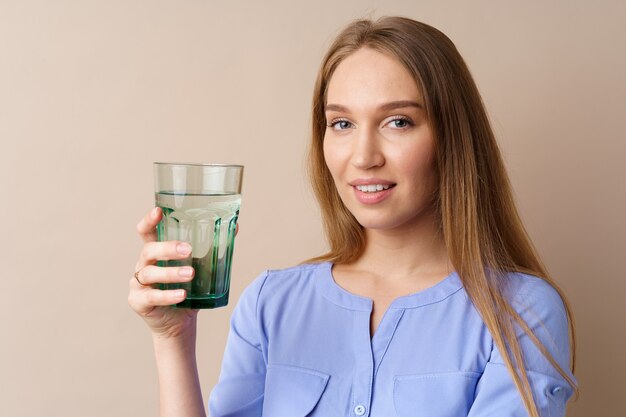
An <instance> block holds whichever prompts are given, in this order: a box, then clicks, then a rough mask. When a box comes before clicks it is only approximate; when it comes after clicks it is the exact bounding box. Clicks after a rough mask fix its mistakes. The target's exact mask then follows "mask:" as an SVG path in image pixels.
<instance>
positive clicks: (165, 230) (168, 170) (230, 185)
mask: <svg viewBox="0 0 626 417" xmlns="http://www.w3.org/2000/svg"><path fill="white" fill-rule="evenodd" d="M242 179H243V166H241V165H221V164H182V163H181V164H178V163H164V162H155V163H154V186H155V189H154V191H155V200H156V206H157V207H160V208H161V210H162V211H163V218H162V220H161V222H160V223H159V224H158V225H157V239H158V240H159V241H160V242H163V241H168V240H178V241H183V242H188V243H190V244H191V247H192V253H191V256H190V257H189V258H186V259H182V260H173V261H159V262H158V265H159V266H192V267H193V268H194V270H195V275H194V278H193V280H191V281H190V282H185V283H176V284H159V288H161V289H164V290H172V289H180V288H182V289H185V290H186V292H187V297H186V299H185V300H184V301H182V302H180V303H178V304H176V305H175V307H182V308H194V309H199V308H217V307H223V306H225V305H227V304H228V293H229V290H230V270H231V263H232V258H233V249H234V242H235V230H236V227H237V219H238V218H239V207H240V205H241V183H242Z"/></svg>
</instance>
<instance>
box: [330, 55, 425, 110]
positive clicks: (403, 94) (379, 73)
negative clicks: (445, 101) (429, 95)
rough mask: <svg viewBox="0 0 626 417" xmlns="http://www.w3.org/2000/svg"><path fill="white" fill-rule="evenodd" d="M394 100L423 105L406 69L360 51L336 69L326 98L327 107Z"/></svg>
mask: <svg viewBox="0 0 626 417" xmlns="http://www.w3.org/2000/svg"><path fill="white" fill-rule="evenodd" d="M395 100H418V101H420V102H421V101H422V96H421V93H420V91H419V89H418V87H417V84H416V83H415V80H413V77H412V76H411V74H410V73H409V71H407V69H406V68H404V66H403V65H402V64H401V63H400V62H399V61H398V60H397V59H396V58H395V57H392V56H391V55H388V54H384V53H381V52H378V51H375V50H373V49H370V48H361V49H359V50H358V51H356V52H354V53H353V54H351V55H349V56H348V57H347V58H345V59H344V60H343V61H342V62H341V63H340V64H339V65H338V66H337V68H336V69H335V72H334V74H333V75H332V77H331V79H330V82H329V83H328V90H327V94H326V101H327V103H337V104H342V105H346V106H351V105H353V106H359V105H362V106H366V105H375V104H380V103H384V102H390V101H395Z"/></svg>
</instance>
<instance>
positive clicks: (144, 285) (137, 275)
mask: <svg viewBox="0 0 626 417" xmlns="http://www.w3.org/2000/svg"><path fill="white" fill-rule="evenodd" d="M140 271H141V269H140V270H139V271H137V272H135V279H136V280H137V282H138V283H139V285H141V286H142V287H147V285H146V284H144V283H143V282H141V281H139V272H140Z"/></svg>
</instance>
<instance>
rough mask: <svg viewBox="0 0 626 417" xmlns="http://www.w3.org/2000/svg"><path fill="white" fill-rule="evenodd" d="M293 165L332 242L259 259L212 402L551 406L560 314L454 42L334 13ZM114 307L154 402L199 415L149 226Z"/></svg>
mask: <svg viewBox="0 0 626 417" xmlns="http://www.w3.org/2000/svg"><path fill="white" fill-rule="evenodd" d="M310 173H311V179H312V182H313V186H314V190H315V193H316V196H317V198H318V200H319V202H320V205H321V208H322V214H323V219H324V225H325V229H326V234H327V236H328V239H329V243H330V251H329V252H328V253H327V254H325V255H323V256H320V257H318V258H314V259H311V260H309V261H308V262H307V263H304V264H301V265H299V266H296V267H293V268H289V269H284V270H269V271H266V272H264V273H263V274H261V276H259V277H258V278H257V279H256V280H255V281H254V282H253V283H252V284H251V285H250V286H249V287H248V288H247V289H246V290H245V291H244V293H243V294H242V296H241V298H240V300H239V302H238V304H237V307H236V308H235V312H234V314H233V317H232V320H231V331H230V334H229V338H228V343H227V346H226V351H225V355H224V361H223V364H222V373H221V376H220V380H219V383H218V385H217V386H216V387H215V389H214V390H213V392H212V394H211V397H210V400H209V410H210V415H211V416H213V417H217V416H261V415H264V416H269V417H282V416H285V417H298V416H323V417H335V416H373V417H390V416H400V417H405V416H406V417H412V416H429V417H437V416H445V417H450V416H472V417H479V416H480V417H482V416H499V417H505V416H522V415H530V416H533V417H538V416H562V415H564V413H565V407H566V403H567V400H568V399H569V398H570V396H571V395H572V394H574V393H575V392H576V380H575V378H574V376H573V363H574V354H573V352H574V343H573V340H574V339H573V326H572V321H571V314H570V309H569V307H568V304H567V303H566V302H565V298H564V297H563V294H562V293H561V291H560V290H559V289H558V287H557V286H556V285H555V283H554V282H553V281H552V280H551V279H550V278H549V276H548V274H547V272H546V270H545V268H544V266H543V265H542V263H541V261H540V259H539V257H538V255H537V254H536V252H535V250H534V248H533V245H532V243H531V242H530V239H529V238H528V236H527V234H526V232H525V230H524V227H523V225H522V223H521V221H520V218H519V215H518V213H517V210H516V208H515V204H514V200H513V197H512V192H511V187H510V184H509V181H508V178H507V175H506V172H505V169H504V165H503V162H502V158H501V156H500V152H499V150H498V147H497V145H496V141H495V139H494V135H493V132H492V130H491V128H490V126H489V121H488V118H487V115H486V112H485V109H484V107H483V104H482V102H481V98H480V95H479V93H478V90H477V88H476V86H475V84H474V82H473V80H472V77H471V75H470V73H469V71H468V69H467V67H466V65H465V63H464V61H463V59H462V58H461V56H460V55H459V53H458V51H457V50H456V48H455V47H454V45H453V44H452V42H451V41H450V40H449V39H448V38H447V37H446V36H445V35H444V34H442V33H441V32H439V31H438V30H436V29H434V28H432V27H430V26H428V25H425V24H423V23H419V22H416V21H413V20H410V19H406V18H400V17H389V18H382V19H379V20H378V21H375V22H374V21H370V20H361V21H356V22H354V23H352V24H350V25H349V26H348V27H347V28H346V29H345V30H344V31H343V32H342V33H341V34H340V35H339V36H338V37H337V39H336V40H335V42H334V43H333V45H332V46H331V48H330V50H329V51H328V53H327V55H326V56H325V58H324V60H323V62H322V66H321V69H320V72H319V76H318V79H317V83H316V85H315V90H314V99H313V131H312V142H311V147H310ZM160 218H161V213H160V211H158V209H155V210H153V211H152V212H150V213H149V214H148V215H147V216H146V217H145V218H144V219H143V220H142V221H141V222H140V223H139V225H138V231H139V233H140V234H141V235H142V236H143V239H144V240H145V242H146V243H145V245H144V248H143V251H142V253H141V257H140V259H139V261H138V263H137V265H136V267H137V269H136V270H137V271H139V275H138V277H139V279H138V280H136V279H135V278H132V279H131V282H130V295H129V303H130V305H131V307H132V308H133V309H134V310H135V311H136V312H137V313H138V314H140V315H141V316H142V317H143V318H144V319H145V320H146V322H147V324H148V325H149V326H150V328H151V330H152V332H153V335H154V347H155V352H156V359H157V364H158V370H159V382H160V387H161V396H160V399H161V415H162V416H204V415H205V414H204V406H203V400H202V395H201V392H200V386H199V383H198V373H197V368H196V363H195V334H196V317H197V311H191V310H181V309H171V308H169V307H167V305H169V304H173V303H176V302H179V301H181V300H182V299H183V298H184V294H179V293H177V292H175V291H161V290H158V289H153V288H152V287H151V286H150V284H154V283H158V282H177V281H184V280H189V279H191V277H192V275H193V271H191V270H189V271H187V270H185V269H184V268H159V267H157V266H155V264H156V261H157V260H158V259H178V258H184V257H186V256H188V254H189V251H190V247H189V246H188V245H187V244H185V243H182V242H160V243H158V242H155V232H154V229H155V226H156V224H157V223H158V222H159V220H160Z"/></svg>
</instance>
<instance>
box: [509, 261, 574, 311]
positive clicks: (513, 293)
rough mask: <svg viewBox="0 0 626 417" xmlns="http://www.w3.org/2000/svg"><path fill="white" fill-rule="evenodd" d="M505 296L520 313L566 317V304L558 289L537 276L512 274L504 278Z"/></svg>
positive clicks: (520, 273) (519, 273)
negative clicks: (536, 312) (532, 311)
mask: <svg viewBox="0 0 626 417" xmlns="http://www.w3.org/2000/svg"><path fill="white" fill-rule="evenodd" d="M503 291H504V295H505V296H506V297H507V298H508V299H509V301H510V302H511V304H512V305H513V307H514V308H515V309H516V310H517V311H518V313H520V314H523V313H525V312H527V311H530V310H534V311H539V310H540V311H542V312H544V313H552V314H563V315H565V314H566V313H565V304H564V302H563V299H562V298H561V296H560V294H559V292H558V291H557V289H556V288H555V287H554V286H553V285H552V284H550V283H549V282H548V281H546V280H544V279H542V278H539V277H537V276H535V275H530V274H525V273H522V272H510V273H508V274H507V275H506V276H505V278H504V287H503Z"/></svg>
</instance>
